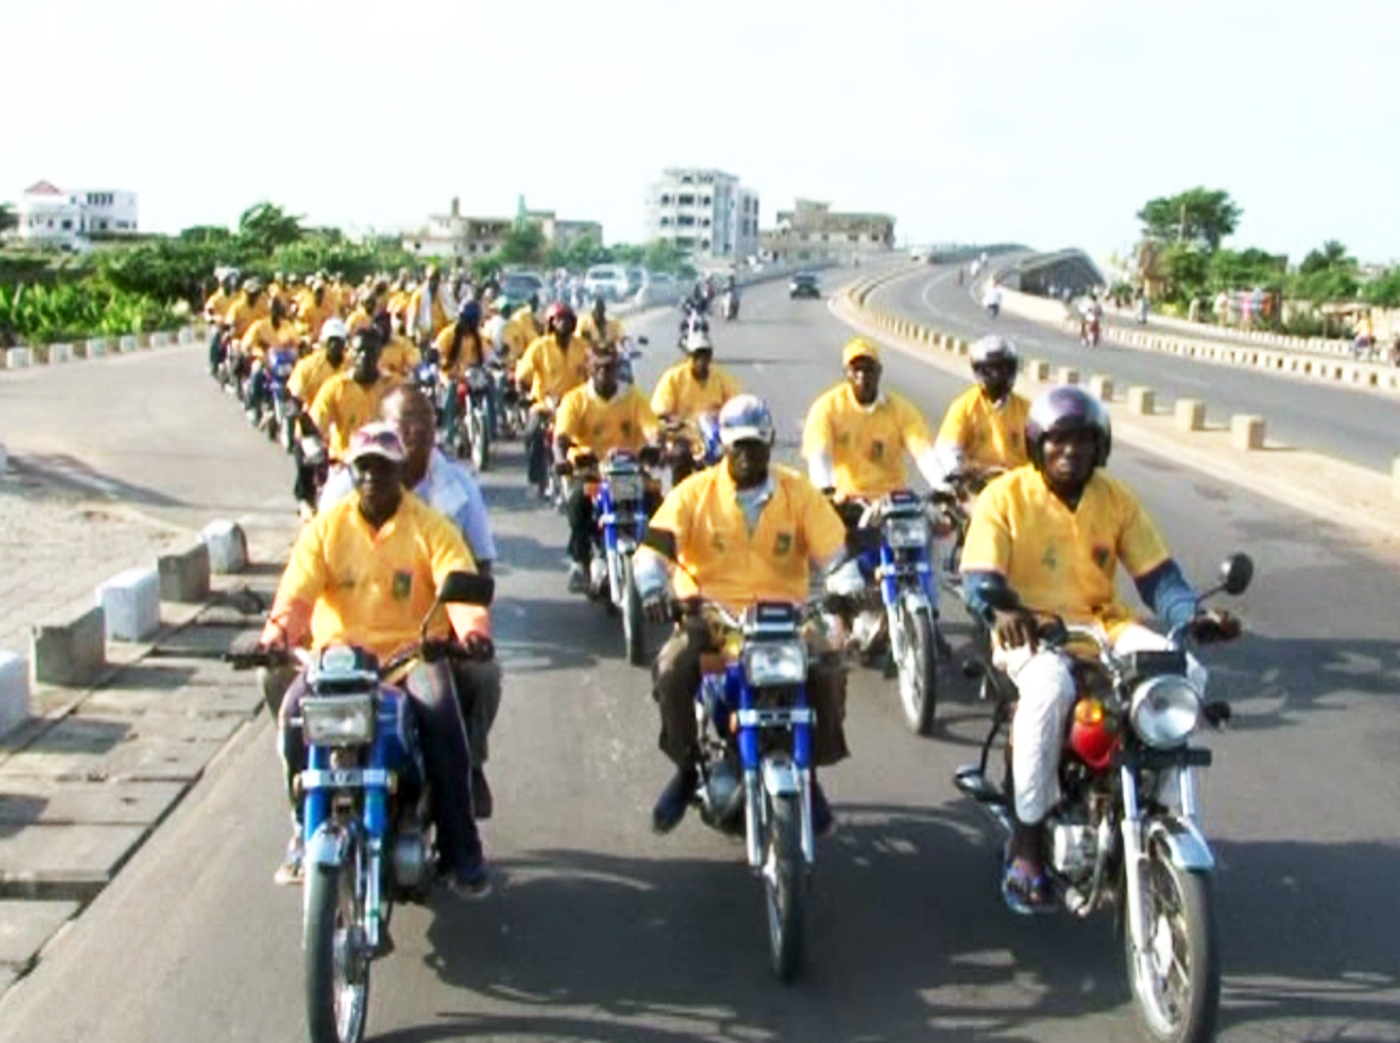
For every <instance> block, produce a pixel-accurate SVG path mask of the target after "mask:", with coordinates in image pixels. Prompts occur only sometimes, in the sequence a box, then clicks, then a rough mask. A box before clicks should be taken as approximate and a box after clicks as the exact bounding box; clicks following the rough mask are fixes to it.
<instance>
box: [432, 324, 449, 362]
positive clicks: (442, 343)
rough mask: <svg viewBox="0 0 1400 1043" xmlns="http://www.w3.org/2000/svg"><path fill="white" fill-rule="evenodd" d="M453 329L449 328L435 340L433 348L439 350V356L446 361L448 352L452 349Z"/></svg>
mask: <svg viewBox="0 0 1400 1043" xmlns="http://www.w3.org/2000/svg"><path fill="white" fill-rule="evenodd" d="M452 333H453V330H452V327H451V326H448V327H447V328H446V329H444V330H443V331H442V332H441V333H439V334H438V335H437V336H436V337H434V338H433V347H435V348H437V349H438V353H439V355H440V356H441V357H442V358H443V359H444V360H446V358H447V353H448V351H450V350H451V348H452Z"/></svg>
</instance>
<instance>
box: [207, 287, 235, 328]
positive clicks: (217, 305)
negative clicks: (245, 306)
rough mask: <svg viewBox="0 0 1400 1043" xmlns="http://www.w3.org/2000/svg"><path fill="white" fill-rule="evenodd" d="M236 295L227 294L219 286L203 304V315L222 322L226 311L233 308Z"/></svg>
mask: <svg viewBox="0 0 1400 1043" xmlns="http://www.w3.org/2000/svg"><path fill="white" fill-rule="evenodd" d="M236 296H237V294H227V293H225V292H224V288H223V287H222V286H220V287H219V288H218V289H217V290H215V291H214V292H213V293H211V294H210V295H209V299H208V300H207V301H205V302H204V314H205V315H207V316H209V318H211V319H213V320H215V321H218V322H222V321H223V319H224V316H225V315H227V314H228V310H229V309H230V308H232V307H233V302H234V298H235V297H236Z"/></svg>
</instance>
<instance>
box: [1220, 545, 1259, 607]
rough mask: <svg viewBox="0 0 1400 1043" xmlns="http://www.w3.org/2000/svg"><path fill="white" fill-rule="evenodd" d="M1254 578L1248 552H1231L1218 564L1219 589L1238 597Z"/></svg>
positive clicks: (1252, 565)
mask: <svg viewBox="0 0 1400 1043" xmlns="http://www.w3.org/2000/svg"><path fill="white" fill-rule="evenodd" d="M1253 579H1254V562H1253V561H1252V560H1251V559H1250V557H1249V555H1248V554H1231V555H1230V556H1229V557H1228V558H1226V559H1225V561H1224V562H1223V563H1222V564H1221V566H1220V589H1221V590H1223V591H1225V593H1226V594H1229V595H1230V596H1231V597H1238V596H1239V595H1240V594H1243V593H1244V592H1245V591H1246V590H1248V589H1249V584H1250V582H1251V581H1252V580H1253Z"/></svg>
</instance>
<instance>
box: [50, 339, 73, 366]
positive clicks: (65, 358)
mask: <svg viewBox="0 0 1400 1043" xmlns="http://www.w3.org/2000/svg"><path fill="white" fill-rule="evenodd" d="M72 361H73V345H71V344H50V345H49V365H50V366H57V365H61V364H63V363H64V362H72Z"/></svg>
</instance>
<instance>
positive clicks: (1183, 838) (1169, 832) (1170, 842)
mask: <svg viewBox="0 0 1400 1043" xmlns="http://www.w3.org/2000/svg"><path fill="white" fill-rule="evenodd" d="M1146 832H1147V836H1146V838H1145V839H1146V841H1147V843H1146V844H1144V845H1143V849H1144V850H1147V849H1148V848H1150V847H1151V845H1152V844H1153V843H1157V842H1160V843H1161V845H1162V847H1164V848H1165V849H1166V851H1167V856H1168V857H1169V858H1170V859H1171V860H1172V864H1173V865H1175V866H1176V867H1177V868H1179V869H1184V870H1187V871H1188V872H1204V873H1209V872H1211V871H1212V870H1214V869H1215V856H1214V855H1212V854H1211V851H1210V844H1208V843H1207V842H1206V838H1205V837H1204V836H1203V835H1202V834H1201V831H1200V830H1199V829H1198V828H1196V824H1195V823H1194V822H1189V821H1187V820H1186V819H1181V818H1176V817H1175V816H1168V817H1164V818H1154V819H1153V820H1152V821H1151V822H1149V823H1148V824H1147V830H1146Z"/></svg>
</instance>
